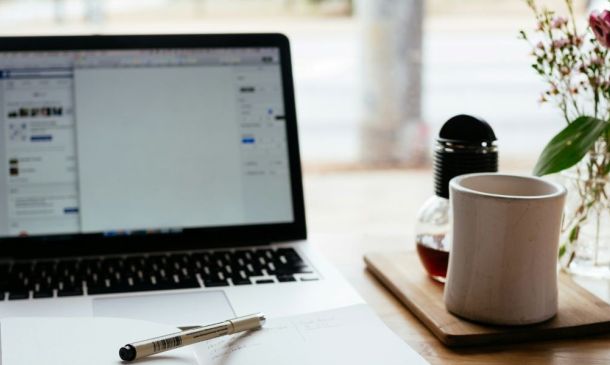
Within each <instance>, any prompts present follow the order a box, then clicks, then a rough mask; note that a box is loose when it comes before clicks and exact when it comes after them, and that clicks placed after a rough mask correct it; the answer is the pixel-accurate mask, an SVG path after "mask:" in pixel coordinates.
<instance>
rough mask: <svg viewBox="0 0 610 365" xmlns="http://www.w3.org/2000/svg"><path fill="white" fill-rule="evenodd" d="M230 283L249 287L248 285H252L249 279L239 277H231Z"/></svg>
mask: <svg viewBox="0 0 610 365" xmlns="http://www.w3.org/2000/svg"><path fill="white" fill-rule="evenodd" d="M231 281H232V282H233V285H250V284H252V281H250V279H248V278H243V277H241V276H233V277H231Z"/></svg>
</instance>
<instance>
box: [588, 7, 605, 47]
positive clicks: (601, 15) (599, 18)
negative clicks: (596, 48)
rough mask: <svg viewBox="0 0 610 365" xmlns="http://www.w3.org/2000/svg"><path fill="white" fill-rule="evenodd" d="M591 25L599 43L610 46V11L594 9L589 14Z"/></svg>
mask: <svg viewBox="0 0 610 365" xmlns="http://www.w3.org/2000/svg"><path fill="white" fill-rule="evenodd" d="M589 25H590V26H591V29H592V30H593V33H595V38H597V40H598V41H599V43H600V44H602V45H603V46H604V47H606V48H610V11H608V10H604V11H601V12H600V11H593V12H592V13H591V15H589Z"/></svg>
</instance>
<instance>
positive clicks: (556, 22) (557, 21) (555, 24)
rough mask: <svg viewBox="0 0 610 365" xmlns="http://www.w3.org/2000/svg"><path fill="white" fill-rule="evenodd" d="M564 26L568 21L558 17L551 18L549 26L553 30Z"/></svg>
mask: <svg viewBox="0 0 610 365" xmlns="http://www.w3.org/2000/svg"><path fill="white" fill-rule="evenodd" d="M566 24H568V20H567V19H566V18H564V17H561V16H558V17H556V18H553V22H552V23H551V26H552V27H553V28H555V29H559V28H561V27H563V26H564V25H566Z"/></svg>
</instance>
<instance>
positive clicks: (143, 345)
mask: <svg viewBox="0 0 610 365" xmlns="http://www.w3.org/2000/svg"><path fill="white" fill-rule="evenodd" d="M264 324H265V315H264V314H262V313H257V314H250V315H248V316H243V317H237V318H233V319H229V320H226V321H224V322H220V323H215V324H210V325H207V326H202V327H195V328H192V329H188V330H186V331H181V332H176V333H172V334H169V335H165V336H159V337H155V338H151V339H149V340H144V341H139V342H134V343H130V344H127V345H125V346H123V347H121V349H120V350H119V356H120V357H121V360H124V361H133V360H136V359H141V358H143V357H146V356H150V355H154V354H158V353H160V352H165V351H168V350H173V349H177V348H178V347H183V346H187V345H191V344H194V343H197V342H202V341H207V340H211V339H212V338H216V337H220V336H225V335H231V334H233V333H238V332H244V331H248V330H253V329H259V328H261V327H262V326H263V325H264Z"/></svg>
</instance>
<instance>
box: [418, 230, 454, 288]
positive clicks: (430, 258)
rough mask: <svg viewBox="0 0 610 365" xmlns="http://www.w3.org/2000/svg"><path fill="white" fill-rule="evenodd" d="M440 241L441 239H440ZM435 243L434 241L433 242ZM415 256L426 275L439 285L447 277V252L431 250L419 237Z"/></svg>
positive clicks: (436, 249)
mask: <svg viewBox="0 0 610 365" xmlns="http://www.w3.org/2000/svg"><path fill="white" fill-rule="evenodd" d="M441 239H442V238H441ZM435 241H436V240H435ZM416 247H417V254H418V255H419V259H420V260H421V262H422V264H423V265H424V268H425V269H426V271H427V272H428V275H430V277H432V279H434V280H436V281H439V282H441V283H444V282H445V278H446V277H447V266H448V265H449V251H446V250H443V249H438V248H433V247H430V246H429V245H426V244H425V243H424V242H423V241H422V240H421V239H420V237H418V239H417V241H416Z"/></svg>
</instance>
